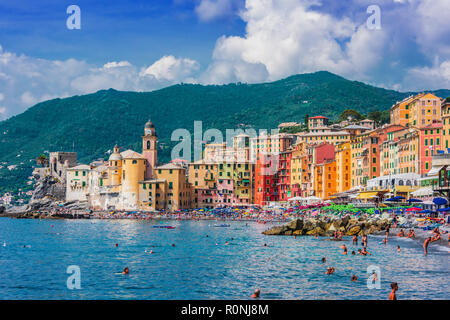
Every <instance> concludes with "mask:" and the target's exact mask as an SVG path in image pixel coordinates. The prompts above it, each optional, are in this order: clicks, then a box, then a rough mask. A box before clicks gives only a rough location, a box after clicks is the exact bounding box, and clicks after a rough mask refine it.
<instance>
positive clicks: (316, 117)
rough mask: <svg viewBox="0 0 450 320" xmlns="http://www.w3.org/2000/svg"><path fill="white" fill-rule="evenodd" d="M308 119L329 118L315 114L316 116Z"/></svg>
mask: <svg viewBox="0 0 450 320" xmlns="http://www.w3.org/2000/svg"><path fill="white" fill-rule="evenodd" d="M308 119H328V118H327V117H324V116H315V117H309V118H308Z"/></svg>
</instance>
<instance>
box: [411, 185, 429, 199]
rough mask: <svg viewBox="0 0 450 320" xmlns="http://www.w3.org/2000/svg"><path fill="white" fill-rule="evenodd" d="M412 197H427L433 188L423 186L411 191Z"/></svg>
mask: <svg viewBox="0 0 450 320" xmlns="http://www.w3.org/2000/svg"><path fill="white" fill-rule="evenodd" d="M411 194H412V195H413V196H414V197H427V196H432V195H433V189H432V188H431V187H423V188H420V189H418V190H416V191H413V192H411Z"/></svg>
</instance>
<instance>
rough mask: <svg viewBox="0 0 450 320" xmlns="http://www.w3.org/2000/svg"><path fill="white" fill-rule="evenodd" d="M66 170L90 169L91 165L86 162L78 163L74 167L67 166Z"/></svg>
mask: <svg viewBox="0 0 450 320" xmlns="http://www.w3.org/2000/svg"><path fill="white" fill-rule="evenodd" d="M67 170H91V167H90V166H88V165H87V164H79V165H77V166H75V167H72V168H68V169H67Z"/></svg>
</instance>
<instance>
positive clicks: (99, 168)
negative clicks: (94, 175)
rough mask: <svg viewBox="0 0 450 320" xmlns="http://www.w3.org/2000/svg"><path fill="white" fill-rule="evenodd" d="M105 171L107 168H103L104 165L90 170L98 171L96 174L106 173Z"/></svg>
mask: <svg viewBox="0 0 450 320" xmlns="http://www.w3.org/2000/svg"><path fill="white" fill-rule="evenodd" d="M107 169H108V167H107V166H105V165H100V166H97V167H95V168H94V169H92V170H93V171H98V172H103V171H106V170H107Z"/></svg>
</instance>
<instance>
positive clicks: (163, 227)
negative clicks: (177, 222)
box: [153, 226, 176, 229]
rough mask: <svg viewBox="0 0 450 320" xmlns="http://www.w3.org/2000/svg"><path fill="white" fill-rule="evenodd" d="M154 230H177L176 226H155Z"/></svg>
mask: <svg viewBox="0 0 450 320" xmlns="http://www.w3.org/2000/svg"><path fill="white" fill-rule="evenodd" d="M153 228H160V229H175V228H176V227H174V226H153Z"/></svg>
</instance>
